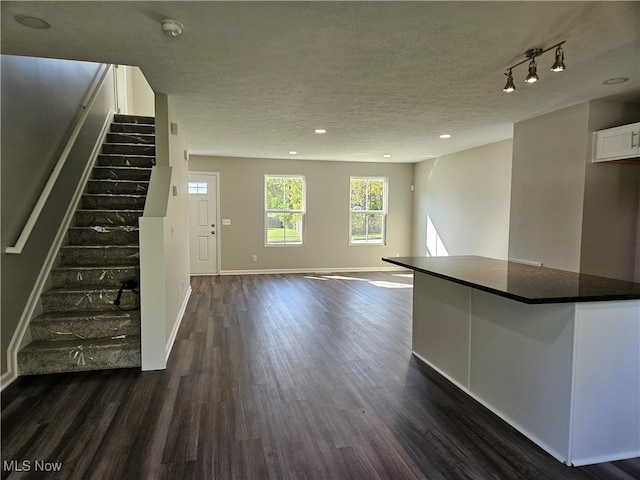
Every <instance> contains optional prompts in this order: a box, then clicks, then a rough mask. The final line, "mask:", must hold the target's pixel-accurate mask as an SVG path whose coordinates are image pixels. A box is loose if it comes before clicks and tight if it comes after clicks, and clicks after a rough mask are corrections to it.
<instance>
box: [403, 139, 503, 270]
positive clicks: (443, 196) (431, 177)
mask: <svg viewBox="0 0 640 480" xmlns="http://www.w3.org/2000/svg"><path fill="white" fill-rule="evenodd" d="M511 150H512V141H511V140H505V141H502V142H497V143H492V144H489V145H484V146H481V147H477V148H472V149H469V150H465V151H463V152H458V153H454V154H451V155H445V156H442V157H439V158H436V159H430V160H425V161H423V162H419V163H417V164H416V167H415V172H414V182H415V193H414V206H413V228H412V230H413V241H412V253H413V255H425V254H427V252H426V239H427V229H426V223H427V217H429V218H430V219H431V222H432V223H433V225H434V226H435V228H436V229H437V232H438V235H439V236H440V238H441V239H442V243H443V244H444V246H445V247H446V249H447V252H448V254H449V255H481V256H485V257H493V258H500V259H504V260H506V259H507V253H508V245H509V195H510V192H511V188H510V185H511ZM432 253H433V252H432Z"/></svg>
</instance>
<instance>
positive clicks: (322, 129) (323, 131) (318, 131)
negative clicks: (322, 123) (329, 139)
mask: <svg viewBox="0 0 640 480" xmlns="http://www.w3.org/2000/svg"><path fill="white" fill-rule="evenodd" d="M314 131H315V132H316V133H317V134H318V135H322V134H323V133H327V130H326V129H324V128H316V129H315V130H314Z"/></svg>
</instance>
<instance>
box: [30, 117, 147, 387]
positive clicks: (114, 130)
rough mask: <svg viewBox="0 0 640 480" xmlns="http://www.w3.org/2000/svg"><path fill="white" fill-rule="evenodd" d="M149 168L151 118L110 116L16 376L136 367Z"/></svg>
mask: <svg viewBox="0 0 640 480" xmlns="http://www.w3.org/2000/svg"><path fill="white" fill-rule="evenodd" d="M154 164H155V127H154V119H153V117H137V116H127V115H115V117H114V122H113V124H112V125H111V129H110V133H107V140H106V142H105V144H104V145H103V146H102V154H100V155H99V156H98V159H97V162H96V165H95V167H94V168H93V172H92V178H91V179H90V180H89V181H88V184H87V187H86V193H85V194H84V195H83V197H82V201H81V202H82V203H81V207H80V208H79V209H78V210H77V211H76V216H75V225H74V226H72V227H71V228H69V231H68V244H67V245H65V246H63V247H62V248H61V249H60V264H59V266H58V267H57V268H54V269H53V270H52V272H51V282H52V288H51V289H50V290H48V291H45V292H44V293H43V294H42V296H41V303H42V308H43V310H44V313H43V314H42V315H40V316H38V317H36V318H34V319H33V320H32V322H31V325H30V328H31V337H32V339H33V341H32V343H30V344H29V345H27V346H26V347H25V348H23V349H22V350H21V351H20V352H18V369H19V372H20V374H21V375H33V374H42V373H56V372H74V371H80V370H102V369H111V368H127V367H139V366H140V357H141V355H140V309H139V304H140V303H139V298H138V294H137V293H136V291H137V290H138V288H137V282H138V281H139V277H140V275H139V272H140V261H139V259H140V255H139V242H138V217H140V216H141V215H142V213H143V209H144V203H145V199H146V194H147V187H148V185H149V178H150V176H151V167H152V166H153V165H154ZM131 280H133V281H134V282H135V283H134V282H130V281H131ZM125 282H126V283H125ZM123 285H124V288H121V287H122V286H123ZM131 287H133V289H132V288H131ZM134 290H135V291H134ZM119 293H120V296H119V299H120V304H119V306H116V305H115V304H114V301H115V300H116V298H118V294H119Z"/></svg>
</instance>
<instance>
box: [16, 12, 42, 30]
mask: <svg viewBox="0 0 640 480" xmlns="http://www.w3.org/2000/svg"><path fill="white" fill-rule="evenodd" d="M13 18H14V19H15V21H16V22H18V23H19V24H20V25H24V26H25V27H29V28H35V29H36V30H47V29H49V28H51V24H50V23H49V22H46V21H45V20H42V19H41V18H38V17H32V16H30V15H16V16H15V17H13Z"/></svg>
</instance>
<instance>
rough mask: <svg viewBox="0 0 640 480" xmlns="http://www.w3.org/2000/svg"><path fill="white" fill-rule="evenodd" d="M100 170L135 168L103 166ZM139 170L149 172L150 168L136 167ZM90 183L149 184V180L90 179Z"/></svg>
mask: <svg viewBox="0 0 640 480" xmlns="http://www.w3.org/2000/svg"><path fill="white" fill-rule="evenodd" d="M102 168H136V167H107V166H103V167H102ZM137 168H139V169H141V170H151V168H147V167H137ZM89 181H90V182H103V183H105V182H108V183H125V182H127V183H149V180H131V179H127V178H122V179H120V178H90V179H89Z"/></svg>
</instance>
